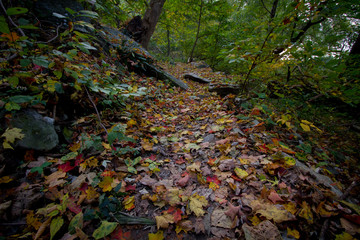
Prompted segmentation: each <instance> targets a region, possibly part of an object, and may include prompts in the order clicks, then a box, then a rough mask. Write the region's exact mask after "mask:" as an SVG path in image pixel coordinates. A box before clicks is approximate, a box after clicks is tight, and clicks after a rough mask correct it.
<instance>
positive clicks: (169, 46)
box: [166, 29, 171, 57]
mask: <svg viewBox="0 0 360 240" xmlns="http://www.w3.org/2000/svg"><path fill="white" fill-rule="evenodd" d="M166 38H167V53H166V55H167V56H168V57H169V56H170V49H171V45H170V30H169V29H167V30H166Z"/></svg>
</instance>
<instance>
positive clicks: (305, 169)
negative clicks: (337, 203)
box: [295, 160, 343, 198]
mask: <svg viewBox="0 0 360 240" xmlns="http://www.w3.org/2000/svg"><path fill="white" fill-rule="evenodd" d="M295 166H296V167H297V168H298V169H299V170H300V171H301V172H303V173H304V175H306V174H309V175H310V176H312V177H313V178H315V179H316V181H317V182H319V183H322V184H324V185H325V186H326V187H328V188H330V190H331V191H332V192H333V193H335V194H336V196H337V197H339V198H340V197H341V196H342V195H343V193H342V192H341V191H340V190H339V189H338V188H337V187H335V185H334V182H333V181H332V180H331V179H330V178H329V177H327V176H324V175H322V174H319V173H316V172H315V171H314V170H312V169H311V168H309V167H307V166H306V165H305V164H303V163H301V162H299V161H298V160H297V161H296V165H295Z"/></svg>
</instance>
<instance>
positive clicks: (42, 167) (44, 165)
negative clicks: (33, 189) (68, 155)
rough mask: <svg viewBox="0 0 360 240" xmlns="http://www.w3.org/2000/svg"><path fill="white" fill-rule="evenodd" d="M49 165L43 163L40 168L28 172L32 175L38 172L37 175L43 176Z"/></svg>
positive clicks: (48, 163)
mask: <svg viewBox="0 0 360 240" xmlns="http://www.w3.org/2000/svg"><path fill="white" fill-rule="evenodd" d="M50 165H51V163H50V162H45V163H43V164H42V165H41V166H40V167H33V168H32V169H31V170H30V172H32V173H34V172H38V173H39V174H43V172H44V168H46V167H48V166H50Z"/></svg>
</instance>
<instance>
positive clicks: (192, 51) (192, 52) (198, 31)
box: [188, 0, 204, 62]
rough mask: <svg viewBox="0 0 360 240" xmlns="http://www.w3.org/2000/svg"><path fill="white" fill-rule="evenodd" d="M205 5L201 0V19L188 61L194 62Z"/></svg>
mask: <svg viewBox="0 0 360 240" xmlns="http://www.w3.org/2000/svg"><path fill="white" fill-rule="evenodd" d="M203 5H204V2H203V0H200V13H199V19H198V27H197V32H196V37H195V42H194V45H193V47H192V49H191V53H190V57H189V61H188V62H192V61H193V57H194V51H195V47H196V43H197V41H198V39H199V34H200V26H201V15H202V11H203Z"/></svg>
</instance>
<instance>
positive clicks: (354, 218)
mask: <svg viewBox="0 0 360 240" xmlns="http://www.w3.org/2000/svg"><path fill="white" fill-rule="evenodd" d="M344 217H345V218H346V219H347V220H349V221H351V222H353V223H356V224H357V225H360V216H359V215H355V214H353V215H345V214H344Z"/></svg>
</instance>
